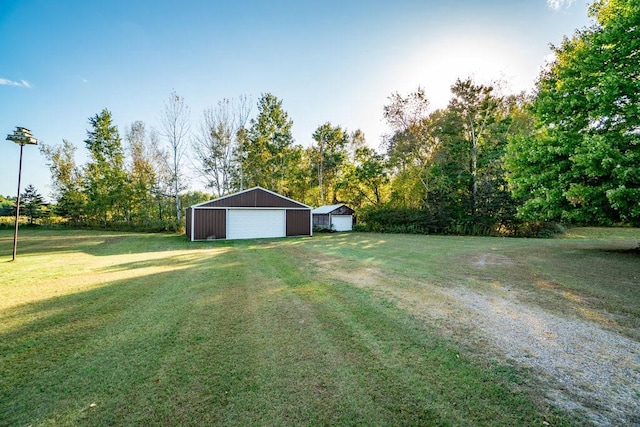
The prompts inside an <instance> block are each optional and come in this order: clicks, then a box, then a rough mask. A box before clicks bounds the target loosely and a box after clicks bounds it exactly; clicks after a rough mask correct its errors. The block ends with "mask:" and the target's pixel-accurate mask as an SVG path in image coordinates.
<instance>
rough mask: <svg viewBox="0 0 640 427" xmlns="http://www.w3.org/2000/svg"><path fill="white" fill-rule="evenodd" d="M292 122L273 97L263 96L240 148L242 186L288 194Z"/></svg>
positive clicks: (293, 159)
mask: <svg viewBox="0 0 640 427" xmlns="http://www.w3.org/2000/svg"><path fill="white" fill-rule="evenodd" d="M292 126H293V121H292V120H291V119H290V118H289V115H288V114H287V112H286V111H285V110H284V109H283V108H282V101H281V100H279V99H278V98H277V97H275V96H274V95H272V94H270V93H267V94H263V95H262V96H261V97H260V100H259V101H258V116H257V117H256V118H255V119H252V120H251V126H250V127H249V131H248V135H247V139H246V143H245V144H243V146H242V153H243V154H242V170H243V176H244V178H243V179H244V184H245V185H244V186H245V187H246V188H248V187H253V186H262V187H264V188H266V189H269V190H272V191H276V192H279V193H282V194H289V193H290V189H289V182H288V177H289V174H290V172H291V170H292V167H295V163H294V161H295V158H296V156H295V153H296V151H297V150H295V149H294V147H293V136H292V134H291V127H292Z"/></svg>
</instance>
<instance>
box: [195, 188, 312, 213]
mask: <svg viewBox="0 0 640 427" xmlns="http://www.w3.org/2000/svg"><path fill="white" fill-rule="evenodd" d="M201 206H202V207H205V206H206V207H223V206H224V207H230V208H302V207H305V206H304V205H301V204H298V203H295V202H293V201H291V200H287V199H283V198H282V197H279V196H277V195H275V194H271V193H269V192H268V191H264V190H263V189H260V188H256V189H253V190H250V191H246V192H244V193H240V194H236V195H233V196H229V197H225V198H222V199H219V200H213V201H211V202H209V203H206V204H203V205H201Z"/></svg>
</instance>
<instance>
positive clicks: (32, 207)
mask: <svg viewBox="0 0 640 427" xmlns="http://www.w3.org/2000/svg"><path fill="white" fill-rule="evenodd" d="M20 200H21V202H20V213H21V214H23V215H26V216H27V218H29V224H31V225H33V223H34V221H35V220H36V219H38V218H42V217H43V216H45V212H46V211H45V210H44V199H43V198H42V196H41V195H40V193H38V191H37V190H36V188H35V187H34V186H33V185H31V184H29V185H28V186H27V188H25V189H24V192H23V193H22V194H20Z"/></svg>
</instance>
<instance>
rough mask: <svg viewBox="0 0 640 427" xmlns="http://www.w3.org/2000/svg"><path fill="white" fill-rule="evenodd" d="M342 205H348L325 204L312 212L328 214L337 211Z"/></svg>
mask: <svg viewBox="0 0 640 427" xmlns="http://www.w3.org/2000/svg"><path fill="white" fill-rule="evenodd" d="M342 206H346V205H345V204H344V203H338V204H337V205H324V206H320V207H318V208H315V209H314V210H312V211H311V213H312V214H328V213H331V212H333V211H335V210H336V209H339V208H341V207H342Z"/></svg>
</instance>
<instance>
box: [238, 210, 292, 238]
mask: <svg viewBox="0 0 640 427" xmlns="http://www.w3.org/2000/svg"><path fill="white" fill-rule="evenodd" d="M286 235H287V215H286V210H285V209H273V208H266V209H256V208H250V209H241V208H234V209H227V239H228V240H231V239H259V238H271V237H285V236H286Z"/></svg>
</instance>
